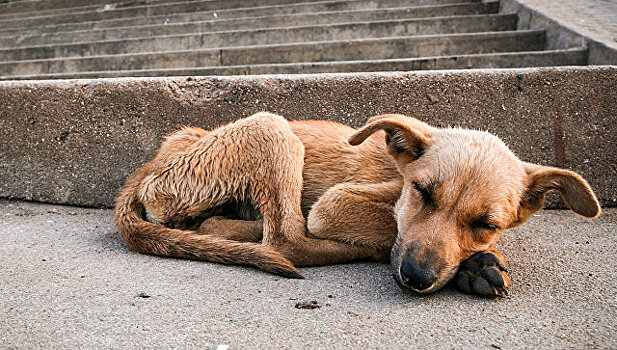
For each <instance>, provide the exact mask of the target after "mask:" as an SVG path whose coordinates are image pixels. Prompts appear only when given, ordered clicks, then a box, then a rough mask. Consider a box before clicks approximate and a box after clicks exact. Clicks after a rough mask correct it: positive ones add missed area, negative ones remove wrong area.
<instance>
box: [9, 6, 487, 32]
mask: <svg viewBox="0 0 617 350" xmlns="http://www.w3.org/2000/svg"><path fill="white" fill-rule="evenodd" d="M289 1H292V2H293V1H294V0H283V2H289ZM476 1H477V0H381V1H377V0H330V1H315V2H305V3H291V4H286V5H280V3H281V2H280V1H278V0H266V1H261V0H199V1H187V2H174V3H165V4H155V5H148V6H136V7H130V8H125V9H116V10H109V11H84V12H74V13H63V14H58V15H50V16H39V17H28V18H14V17H8V18H5V19H2V20H0V28H30V27H37V26H43V25H53V24H61V23H77V22H87V21H102V20H108V19H114V18H133V17H143V16H145V17H149V16H160V15H171V14H175V13H186V12H197V11H216V17H215V18H230V17H227V16H228V15H237V13H236V11H221V10H225V9H237V8H240V7H242V8H244V9H245V11H247V12H252V13H254V14H253V16H256V15H257V14H256V13H261V14H262V15H267V14H272V13H278V14H284V13H287V14H289V13H304V12H309V13H318V12H324V11H342V10H359V9H371V8H389V7H403V6H419V5H426V4H450V3H461V2H463V3H464V2H476ZM272 3H274V4H278V5H271V4H272ZM266 5H267V6H266ZM219 12H222V13H219ZM214 16H215V15H214V14H213V17H214Z"/></svg>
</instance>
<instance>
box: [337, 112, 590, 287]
mask: <svg viewBox="0 0 617 350" xmlns="http://www.w3.org/2000/svg"><path fill="white" fill-rule="evenodd" d="M379 130H384V131H385V133H386V143H387V148H388V152H389V153H390V155H392V157H394V160H395V162H396V165H397V167H398V170H399V171H400V173H401V174H402V176H403V190H402V193H401V197H400V198H399V200H398V202H397V203H396V206H395V213H396V218H397V224H398V236H397V239H396V242H395V244H394V247H393V249H392V254H391V263H392V267H393V268H394V276H395V278H396V279H397V281H398V282H399V283H400V284H401V285H403V286H405V287H408V288H410V289H412V290H414V291H416V292H420V293H431V292H434V291H436V290H438V289H439V288H441V287H442V286H443V285H444V284H446V283H447V282H448V281H449V280H450V279H451V278H452V277H453V276H454V274H455V273H456V271H457V268H458V266H459V264H460V263H461V262H462V261H463V260H465V259H467V258H469V257H470V256H471V255H473V254H474V253H476V252H479V251H483V250H486V249H488V248H490V247H492V246H493V245H494V244H495V243H496V242H497V239H498V238H499V236H500V235H501V233H502V232H503V230H505V229H507V228H511V227H515V226H518V225H521V224H522V223H524V222H525V221H526V220H527V219H528V218H529V217H530V216H531V215H532V214H533V213H534V212H536V211H538V210H540V209H542V207H543V206H544V199H545V196H546V193H547V192H549V191H552V190H557V191H558V192H559V193H560V194H561V196H562V197H563V198H564V200H565V201H566V203H567V204H568V205H569V207H570V208H571V209H572V210H573V211H574V212H576V213H578V214H580V215H583V216H586V217H595V216H597V215H598V214H599V213H600V206H599V204H598V201H597V199H596V197H595V195H594V194H593V191H592V190H591V188H590V187H589V184H587V182H586V181H585V180H584V179H583V178H582V177H581V176H579V175H578V174H576V173H574V172H571V171H568V170H563V169H558V168H553V167H547V166H541V165H535V164H530V163H525V162H522V161H520V160H519V159H518V158H517V157H516V156H515V155H514V154H513V153H512V152H511V151H510V150H509V149H508V147H507V146H506V145H505V144H504V143H503V142H502V141H501V140H499V139H498V138H497V137H495V136H493V135H491V134H489V133H487V132H481V131H472V130H462V129H438V128H433V127H431V126H429V125H427V124H425V123H423V122H421V121H419V120H417V119H414V118H410V117H406V116H402V115H382V116H377V117H374V118H371V119H370V120H369V121H368V123H367V124H366V125H365V126H364V127H363V128H361V129H359V130H358V131H357V132H356V133H355V134H354V135H353V136H352V137H351V138H350V139H349V143H350V144H352V145H358V144H360V143H362V142H363V141H364V140H365V139H366V138H368V137H369V136H370V135H372V134H373V133H375V132H377V131H379Z"/></svg>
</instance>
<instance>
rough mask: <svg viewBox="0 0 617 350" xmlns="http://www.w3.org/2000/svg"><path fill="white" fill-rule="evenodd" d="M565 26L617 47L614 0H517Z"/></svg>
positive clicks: (616, 18) (615, 3) (615, 6)
mask: <svg viewBox="0 0 617 350" xmlns="http://www.w3.org/2000/svg"><path fill="white" fill-rule="evenodd" d="M517 1H518V2H520V3H522V4H525V5H527V6H529V7H530V8H532V9H534V10H536V11H539V12H541V13H544V14H546V15H549V17H551V18H552V19H554V20H556V21H558V22H560V23H563V24H564V25H566V26H567V27H569V28H571V29H573V30H575V31H577V32H579V33H581V34H583V35H586V36H588V37H590V38H594V39H596V40H598V41H600V42H603V43H605V44H606V45H608V46H611V47H613V48H617V0H550V1H547V0H517Z"/></svg>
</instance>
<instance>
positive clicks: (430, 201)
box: [413, 182, 435, 205]
mask: <svg viewBox="0 0 617 350" xmlns="http://www.w3.org/2000/svg"><path fill="white" fill-rule="evenodd" d="M413 187H414V188H415V189H416V191H418V192H419V193H420V195H421V196H422V202H423V203H424V205H435V198H433V195H432V194H431V191H429V190H428V188H426V187H424V186H422V185H420V184H419V183H417V182H414V183H413Z"/></svg>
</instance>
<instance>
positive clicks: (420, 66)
mask: <svg viewBox="0 0 617 350" xmlns="http://www.w3.org/2000/svg"><path fill="white" fill-rule="evenodd" d="M587 55H588V49H587V48H586V47H578V48H572V49H567V50H546V51H530V52H507V53H491V54H471V55H457V56H440V57H422V58H402V59H389V60H364V61H337V62H299V63H272V64H254V65H238V66H221V67H196V68H171V69H144V70H130V71H127V70H118V71H105V72H75V73H55V74H54V73H52V74H35V75H23V76H13V77H10V79H19V80H25V79H28V80H31V79H91V78H118V77H162V76H213V75H220V76H229V75H259V74H312V73H339V72H385V71H415V70H430V69H466V68H475V67H485V68H519V67H554V66H582V65H586V64H587ZM0 79H2V78H1V77H0Z"/></svg>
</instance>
